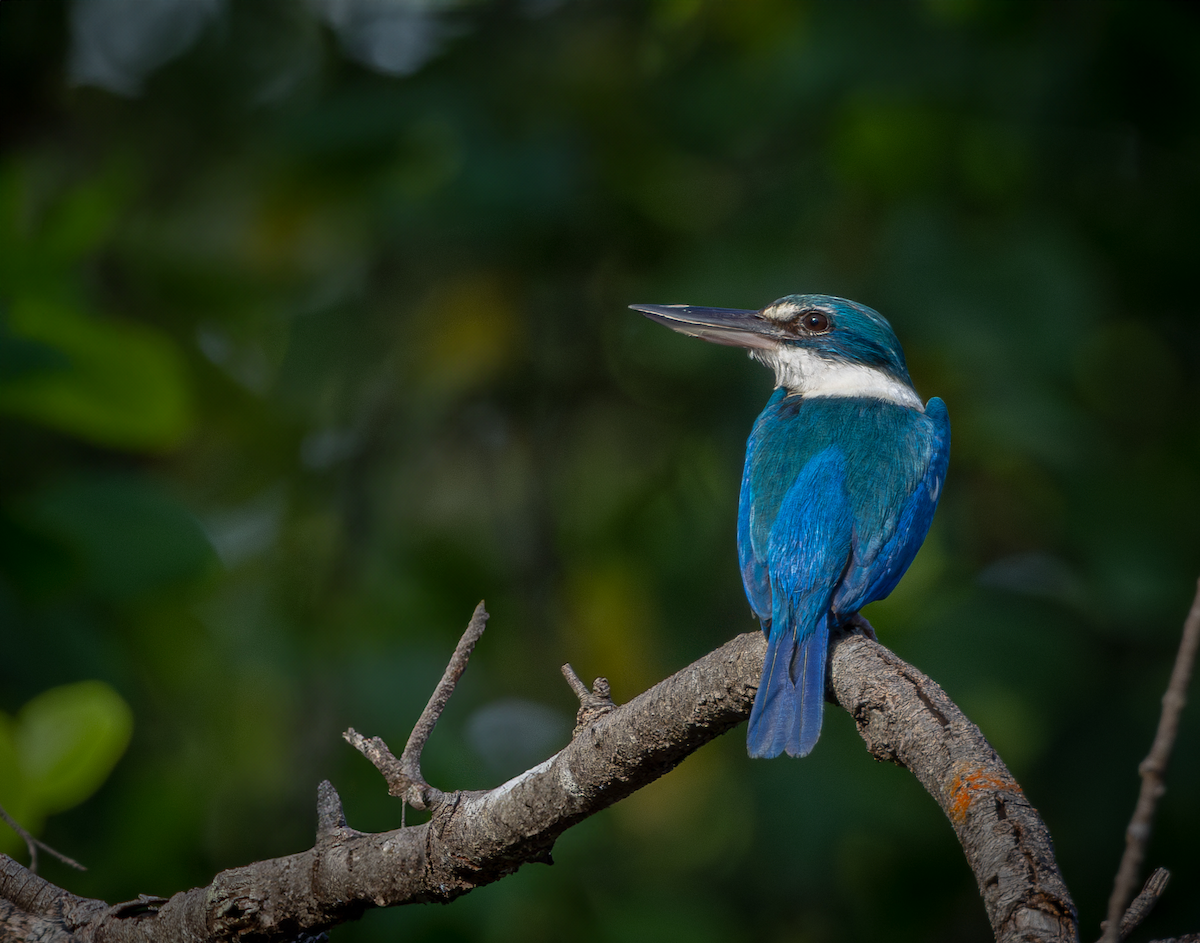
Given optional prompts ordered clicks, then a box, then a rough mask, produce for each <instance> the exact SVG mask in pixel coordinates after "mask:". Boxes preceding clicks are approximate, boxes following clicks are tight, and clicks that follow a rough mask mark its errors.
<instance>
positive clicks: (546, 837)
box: [0, 633, 1077, 943]
mask: <svg viewBox="0 0 1200 943" xmlns="http://www.w3.org/2000/svg"><path fill="white" fill-rule="evenodd" d="M765 647H766V645H765V640H764V639H763V636H762V635H761V633H751V634H746V635H741V636H738V637H737V638H735V639H733V640H732V641H730V642H728V643H727V644H725V645H724V646H722V647H721V648H719V649H718V650H716V651H715V652H712V653H711V654H709V655H706V656H705V657H703V658H701V659H700V660H699V661H697V662H695V663H694V664H692V665H690V666H689V667H687V668H685V669H683V670H682V671H680V672H678V673H677V674H675V675H672V676H671V677H670V678H668V679H666V680H665V681H663V682H661V683H660V684H658V685H655V686H654V687H653V688H651V689H650V690H649V691H646V692H645V693H643V694H641V695H639V696H638V697H636V698H634V699H633V700H632V701H630V702H629V703H628V704H624V705H621V706H619V707H613V708H612V709H610V710H606V711H601V712H596V713H595V715H594V716H593V717H592V718H591V719H590V720H589V721H588V722H587V723H586V724H585V725H584V726H583V727H582V728H581V729H579V730H578V731H577V733H576V735H575V736H574V738H573V739H572V741H571V742H570V743H569V744H568V745H567V746H566V747H565V748H564V749H563V750H562V751H560V752H559V753H557V754H555V755H554V756H552V757H551V758H550V759H548V760H546V761H545V762H543V763H541V764H539V765H538V766H535V767H534V768H533V769H530V770H528V771H527V772H525V773H522V774H521V775H519V776H517V777H516V778H514V779H512V780H510V781H509V782H507V783H505V784H503V785H502V786H499V787H497V788H495V789H492V790H488V791H484V792H456V793H447V794H439V795H438V796H437V797H435V798H434V799H433V801H432V803H431V812H432V817H431V819H430V821H428V822H426V823H424V824H422V825H416V826H412V827H410V828H401V829H397V830H394V831H389V832H383V833H379V834H364V833H361V832H358V831H355V830H354V829H352V828H350V827H348V826H347V825H346V824H345V817H344V815H343V814H342V811H341V803H340V801H339V800H338V799H337V794H336V792H335V791H334V790H333V787H332V786H330V785H329V784H327V783H325V784H322V786H321V789H320V799H319V815H318V820H319V822H318V831H317V838H316V843H315V845H314V847H313V848H311V849H310V850H308V851H305V852H302V853H300V854H295V855H289V856H287V857H283V858H276V859H273V860H269V861H261V862H257V863H255V864H251V865H247V866H245V867H242V868H234V869H232V870H229V871H224V872H222V873H221V874H219V875H217V876H216V878H215V879H214V880H213V882H212V884H210V885H209V886H208V887H206V888H198V889H193V890H190V891H185V892H182V893H179V894H176V895H175V896H174V897H172V898H171V899H170V900H169V901H167V902H165V903H163V904H162V905H161V906H158V904H157V902H156V901H153V900H150V901H148V902H147V903H146V904H145V905H144V906H142V907H140V908H139V907H129V908H127V909H110V908H107V907H106V906H105V905H104V904H102V903H101V902H98V901H86V900H84V899H82V898H75V897H73V895H70V894H68V893H67V892H66V891H63V890H61V889H58V888H53V887H52V885H46V886H45V888H39V890H38V892H37V893H36V894H35V895H34V899H31V898H30V897H29V894H28V893H27V892H23V891H22V886H23V885H22V883H21V882H22V881H26V880H28V878H26V877H25V875H28V872H26V871H25V869H23V868H21V867H20V866H19V865H16V863H15V862H12V861H11V860H8V861H5V862H4V864H5V867H4V868H0V940H6V939H28V938H29V937H28V936H25V935H16V936H14V935H13V934H14V933H18V932H19V933H22V934H26V933H28V932H29V930H30V927H31V926H33V925H34V924H36V929H37V932H38V933H39V934H40V935H39V936H38V939H39V940H44V941H47V943H50V941H68V940H69V941H73V943H83V941H89V943H90V941H94V940H98V939H100V938H101V937H102V938H103V939H104V940H105V941H112V943H124V941H139V943H141V941H145V943H149V941H155V943H164V941H174V940H180V941H182V940H187V941H208V940H212V941H217V940H229V939H233V938H236V937H238V936H241V935H253V936H254V937H255V938H256V939H260V940H285V939H290V938H294V937H295V936H296V935H297V934H299V933H302V932H307V933H312V932H316V931H318V930H321V929H325V928H328V927H330V926H333V925H335V924H337V923H340V922H342V921H344V920H348V919H352V918H354V917H356V916H358V915H359V914H361V913H362V912H363V911H364V910H366V909H368V908H370V907H389V906H395V905H398V904H407V903H418V902H425V901H450V900H453V899H455V898H456V897H458V896H460V895H462V894H465V893H467V892H469V891H470V890H472V889H474V888H476V887H479V886H481V885H484V884H488V883H491V882H492V881H496V880H498V879H500V878H502V877H504V876H506V875H508V874H511V873H513V872H514V871H516V870H517V869H518V868H519V867H520V866H521V865H522V864H524V863H526V862H530V861H547V860H549V853H550V850H551V848H552V847H553V845H554V842H555V840H556V839H557V838H558V836H559V835H561V834H562V832H563V831H565V830H566V829H567V828H570V827H571V826H572V825H574V824H575V823H577V822H579V821H581V820H582V819H584V818H586V817H588V816H590V815H593V814H595V813H596V812H598V811H600V810H601V809H604V808H606V807H608V806H610V805H612V804H613V803H615V802H617V801H619V800H620V799H623V798H624V797H626V796H628V795H629V794H631V793H632V792H634V791H635V790H637V789H639V788H641V787H642V786H644V785H646V784H647V783H650V782H652V781H653V780H655V779H657V778H658V777H660V776H662V775H663V774H664V773H666V772H668V771H669V770H671V769H673V768H674V767H675V766H677V765H678V764H679V763H680V762H681V761H682V760H683V759H684V758H685V757H686V756H688V755H689V754H690V753H692V752H693V751H695V750H696V749H698V748H699V747H700V746H702V745H703V744H705V743H707V742H708V741H710V740H712V739H714V738H715V737H717V736H719V735H721V734H722V733H724V732H725V731H727V730H729V729H731V728H733V727H735V726H737V725H738V724H740V723H741V722H742V721H743V720H745V719H746V717H747V716H748V715H749V713H750V708H751V705H752V703H753V699H754V694H755V690H756V688H757V684H758V679H759V675H760V673H761V670H762V660H763V654H764V651H765ZM830 671H831V677H832V687H833V691H834V692H835V694H836V698H837V701H838V703H839V704H841V705H842V706H843V707H844V708H846V709H847V710H848V711H849V712H850V713H851V714H852V715H853V716H854V718H855V721H856V722H857V724H858V728H859V732H860V733H861V734H862V736H863V739H864V740H865V741H866V743H867V747H868V749H869V750H870V751H871V753H872V754H873V755H874V756H876V757H878V758H880V759H887V760H890V761H892V762H896V763H899V764H901V765H903V766H905V767H907V768H908V769H910V770H911V771H912V772H913V773H914V775H916V776H917V778H918V779H919V780H920V781H921V783H922V784H923V785H924V786H925V788H926V789H927V790H929V792H930V793H931V794H932V795H933V796H934V798H935V799H936V800H937V801H938V803H939V805H941V807H942V808H943V810H945V811H946V814H947V816H948V817H949V818H950V821H951V824H952V825H953V827H954V830H955V832H956V834H957V835H958V836H959V840H960V841H961V842H962V844H963V849H964V851H965V853H966V855H967V859H968V861H969V862H970V864H971V867H972V869H973V870H974V872H975V876H976V880H977V882H978V884H979V887H980V892H981V893H982V894H983V897H984V902H985V906H986V908H987V912H988V916H989V918H990V919H991V921H992V926H993V929H994V930H995V933H996V937H997V939H998V940H1002V941H1010V940H1012V941H1015V940H1018V939H1020V940H1023V941H1041V940H1045V941H1051V940H1056V941H1057V940H1064V941H1066V940H1075V939H1077V927H1076V917H1075V909H1074V905H1073V904H1072V903H1071V900H1070V898H1069V896H1068V895H1067V891H1066V888H1065V886H1064V884H1063V881H1062V878H1061V876H1060V875H1059V873H1058V870H1057V868H1056V866H1055V863H1054V857H1053V853H1052V850H1051V848H1050V840H1049V836H1048V834H1047V833H1046V829H1045V826H1044V825H1043V824H1042V822H1041V820H1040V819H1039V818H1038V816H1037V812H1036V811H1035V810H1034V809H1033V807H1032V806H1031V805H1030V804H1029V802H1028V801H1027V800H1026V798H1025V796H1024V794H1023V793H1022V792H1021V789H1020V787H1019V786H1018V785H1017V784H1016V782H1015V781H1014V780H1013V779H1012V777H1011V776H1010V775H1009V773H1008V771H1007V770H1006V769H1005V768H1004V765H1003V763H1001V761H1000V759H999V758H998V757H997V756H996V754H995V752H994V751H993V750H992V749H991V747H990V746H989V745H988V744H987V741H986V740H984V738H983V736H982V734H980V732H979V730H978V729H977V728H976V727H975V726H974V725H973V724H971V723H970V721H968V720H967V719H966V718H965V717H964V716H963V715H962V713H961V712H960V711H959V710H958V708H957V707H955V705H954V704H953V703H952V702H951V701H950V699H949V698H948V697H946V695H945V693H944V692H943V691H942V690H941V688H939V687H938V686H937V685H936V684H934V683H933V682H932V681H931V680H929V679H928V678H927V677H925V676H924V675H923V674H921V673H920V672H919V671H917V670H916V669H914V668H912V667H911V666H909V665H907V664H906V663H905V662H903V661H901V660H900V659H899V658H897V657H896V656H895V655H893V654H892V653H891V652H889V651H888V650H887V649H885V648H883V647H882V646H881V645H879V644H878V643H876V642H873V641H871V640H869V639H867V638H864V637H862V636H860V635H843V636H842V637H840V638H838V639H837V640H835V642H834V644H833V646H832V648H831V652H830ZM385 749H386V747H385ZM22 872H24V874H22ZM29 877H32V876H29ZM33 880H35V881H38V880H40V879H38V878H33ZM42 884H45V882H42ZM46 895H49V898H48V899H49V900H50V901H51V902H52V905H51V906H50V907H49V909H48V908H47V906H45V904H46V899H47V898H46ZM5 900H6V901H7V903H4V902H3V901H5ZM35 900H36V902H37V903H38V906H36V907H34V906H31V904H33V903H34V902H35ZM131 903H136V902H131ZM67 907H71V908H74V909H73V912H74V913H80V914H84V913H86V914H87V915H88V918H87V919H85V920H82V921H78V920H76V921H73V922H72V921H67V920H65V919H63V918H62V916H61V914H62V913H63V911H64V908H67ZM56 908H57V909H56ZM88 908H91V909H88ZM31 921H32V923H31ZM18 928H22V929H20V930H18Z"/></svg>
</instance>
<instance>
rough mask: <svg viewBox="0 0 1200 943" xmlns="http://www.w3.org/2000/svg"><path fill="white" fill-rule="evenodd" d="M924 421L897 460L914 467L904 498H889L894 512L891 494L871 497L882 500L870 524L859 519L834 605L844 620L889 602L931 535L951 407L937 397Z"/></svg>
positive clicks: (870, 515)
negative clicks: (875, 604)
mask: <svg viewBox="0 0 1200 943" xmlns="http://www.w3.org/2000/svg"><path fill="white" fill-rule="evenodd" d="M923 419H924V420H925V421H924V422H921V423H919V424H916V425H914V426H913V427H912V429H911V430H910V431H909V433H908V434H906V435H905V436H904V437H903V439H902V440H901V442H899V443H898V444H897V447H896V450H895V453H894V454H893V456H892V458H893V459H901V458H902V457H903V459H902V460H904V461H907V462H908V463H909V467H910V468H911V472H910V474H909V475H908V476H905V477H907V478H908V481H907V482H905V486H904V487H903V489H902V493H901V494H899V495H894V496H890V497H891V500H892V501H894V502H895V503H894V505H893V506H892V507H891V508H889V507H886V506H885V505H886V503H887V500H888V498H889V496H888V495H886V494H883V493H881V492H880V491H874V492H872V495H871V497H872V498H875V497H876V496H877V497H878V498H882V499H883V500H874V501H873V502H872V503H873V506H872V507H871V508H870V512H869V513H866V514H864V515H863V518H865V521H862V520H860V534H859V535H856V539H855V542H854V554H853V556H852V558H851V560H850V565H849V566H848V567H847V569H846V574H845V576H844V577H843V579H842V582H841V585H840V587H839V588H838V592H837V595H836V596H835V597H834V601H833V611H834V613H835V615H836V616H838V617H840V618H848V617H849V616H851V615H853V614H854V613H856V612H858V610H859V609H861V608H862V607H863V606H865V605H866V604H867V603H870V602H875V601H876V600H879V599H885V598H886V597H887V596H888V595H889V594H890V593H891V591H892V590H893V589H895V588H896V584H897V583H899V582H900V578H901V577H902V576H904V574H905V572H907V570H908V567H909V564H911V563H912V561H913V558H914V557H915V556H916V555H917V551H918V550H920V549H921V544H922V543H924V541H925V535H926V534H927V533H928V532H929V525H930V523H932V521H933V512H934V511H935V510H937V504H938V498H940V497H941V493H942V485H943V484H945V482H946V468H947V465H948V464H949V461H950V417H949V415H948V414H947V412H946V404H945V403H943V402H942V401H941V399H939V398H938V397H936V396H935V397H933V398H932V399H931V400H930V401H929V402H928V404H926V406H925V413H924V416H923ZM917 475H919V476H920V477H919V478H917V477H916V476H917ZM913 479H915V481H914V480H913ZM909 482H911V484H910V483H909ZM897 498H899V500H896V499H897ZM864 523H865V524H866V526H863V524H864ZM868 532H869V533H868Z"/></svg>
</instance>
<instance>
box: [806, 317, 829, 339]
mask: <svg viewBox="0 0 1200 943" xmlns="http://www.w3.org/2000/svg"><path fill="white" fill-rule="evenodd" d="M800 324H801V325H802V326H803V327H804V329H805V330H807V331H810V332H812V333H813V334H824V333H825V332H826V331H828V330H829V317H828V316H827V315H824V314H822V313H821V312H820V311H806V312H804V314H802V315H800Z"/></svg>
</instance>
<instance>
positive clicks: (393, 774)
mask: <svg viewBox="0 0 1200 943" xmlns="http://www.w3.org/2000/svg"><path fill="white" fill-rule="evenodd" d="M487 620H488V614H487V610H485V609H484V608H483V603H482V602H480V604H479V605H478V606H476V607H475V612H474V613H473V614H472V615H471V621H470V622H469V623H468V624H467V629H466V631H465V632H463V634H462V638H460V639H459V640H458V646H457V647H456V648H455V649H454V654H453V655H451V656H450V662H449V663H448V664H447V665H446V670H445V671H444V672H442V680H441V681H439V682H438V684H437V687H436V688H434V689H433V694H431V695H430V697H429V703H428V704H426V705H425V710H423V711H421V716H420V717H419V718H417V723H416V725H415V726H414V727H413V730H412V733H411V734H410V735H409V738H408V743H406V744H405V745H404V752H403V753H401V754H400V758H399V759H397V758H396V756H395V754H393V753H392V751H391V750H390V749H389V748H388V745H387V744H386V743H384V742H383V740H381V739H380V738H379V737H370V738H367V737H364V736H363V735H362V734H360V733H357V732H356V731H355V730H354V728H353V727H351V728H350V729H349V730H347V731H346V732H345V733H344V734H342V736H343V737H344V738H345V740H346V742H347V743H349V744H350V745H351V746H353V747H354V748H355V749H356V750H358V751H359V752H360V753H361V754H362V755H363V756H365V757H366V758H367V759H368V760H370V761H371V762H372V763H373V764H374V765H375V768H376V769H377V770H379V772H380V773H382V774H383V778H384V779H385V780H386V781H387V784H388V793H389V794H390V795H393V796H398V797H399V798H401V799H403V800H404V802H405V803H407V804H408V805H411V806H412V807H413V808H414V809H422V810H424V809H428V808H429V807H430V805H432V804H433V803H434V802H436V801H437V800H438V799H439V798H440V797H441V796H442V795H444V793H442V792H441V791H440V790H437V789H434V788H433V787H432V786H430V785H429V783H427V782H425V779H424V777H423V776H422V775H421V753H422V751H423V750H424V749H425V744H426V742H427V741H428V740H429V735H430V734H431V733H433V728H434V727H435V726H436V725H437V722H438V719H439V718H440V717H441V716H442V711H444V710H445V709H446V704H447V703H448V702H449V701H450V696H451V695H452V694H453V693H454V689H455V687H456V686H457V685H458V681H459V679H460V678H461V677H462V675H463V672H464V671H466V670H467V661H468V660H469V659H470V657H471V652H473V651H474V650H475V643H476V642H478V641H479V637H480V636H481V635H483V630H484V628H485V627H486V626H487ZM401 814H402V815H403V813H401Z"/></svg>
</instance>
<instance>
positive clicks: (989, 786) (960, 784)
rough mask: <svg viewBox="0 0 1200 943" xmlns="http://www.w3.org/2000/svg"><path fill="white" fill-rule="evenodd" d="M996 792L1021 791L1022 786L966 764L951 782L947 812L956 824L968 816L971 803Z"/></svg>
mask: <svg viewBox="0 0 1200 943" xmlns="http://www.w3.org/2000/svg"><path fill="white" fill-rule="evenodd" d="M996 792H1015V793H1020V792H1021V787H1020V786H1018V785H1017V784H1016V782H1015V781H1014V780H1011V779H1001V778H1000V777H999V776H997V775H996V774H995V773H993V772H990V771H989V770H986V769H983V768H980V767H967V766H966V765H965V764H964V768H963V769H961V770H960V771H959V773H958V775H956V776H955V777H954V781H953V782H952V783H951V784H950V789H949V793H950V804H949V808H948V809H947V810H946V811H947V814H948V815H949V816H950V819H951V821H953V822H955V823H956V824H957V823H960V822H963V821H965V820H966V818H967V811H968V810H969V809H970V808H971V803H973V802H974V801H975V800H976V799H978V798H979V797H980V796H981V795H985V794H989V793H996Z"/></svg>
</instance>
